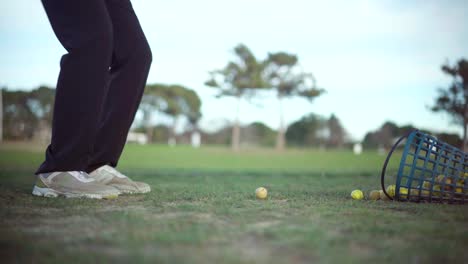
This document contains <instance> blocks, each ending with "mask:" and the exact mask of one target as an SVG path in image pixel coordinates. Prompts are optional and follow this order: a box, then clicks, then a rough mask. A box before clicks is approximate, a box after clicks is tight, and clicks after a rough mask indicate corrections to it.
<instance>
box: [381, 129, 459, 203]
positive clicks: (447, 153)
mask: <svg viewBox="0 0 468 264" xmlns="http://www.w3.org/2000/svg"><path fill="white" fill-rule="evenodd" d="M404 139H406V143H405V146H404V149H403V154H402V157H401V161H400V167H399V169H398V174H397V178H396V187H395V194H394V196H393V197H392V196H391V195H390V194H389V193H387V191H386V190H385V172H386V169H387V164H388V162H389V160H390V157H391V156H392V154H393V152H394V151H395V149H396V148H397V147H398V145H399V144H400V143H401V142H402V141H403V140H404ZM381 184H382V189H383V192H384V193H385V195H386V196H387V197H389V198H390V199H393V200H397V201H412V202H438V203H441V202H445V203H458V204H463V203H468V154H467V153H464V152H463V151H461V150H460V149H458V148H455V147H453V146H451V145H449V144H447V143H444V142H442V141H440V140H438V139H437V138H435V137H433V136H430V135H428V134H425V133H423V132H421V131H419V130H413V131H410V132H409V133H407V134H406V135H404V136H402V137H401V138H400V139H398V141H397V142H396V143H395V144H394V145H393V147H392V149H391V150H390V152H389V153H388V156H387V158H386V160H385V163H384V165H383V168H382V174H381Z"/></svg>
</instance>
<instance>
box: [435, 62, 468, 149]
mask: <svg viewBox="0 0 468 264" xmlns="http://www.w3.org/2000/svg"><path fill="white" fill-rule="evenodd" d="M441 69H442V71H443V72H444V73H445V74H447V75H449V76H451V77H452V84H451V85H450V86H449V87H448V88H447V89H442V88H441V89H439V90H438V93H439V95H438V97H437V98H436V99H435V104H434V106H432V108H431V109H432V111H434V112H446V113H448V114H449V115H451V116H452V118H453V121H454V122H455V123H456V124H459V125H461V126H462V127H463V144H462V146H461V147H462V149H463V151H465V152H466V151H468V138H467V126H468V61H466V60H465V59H460V60H459V61H458V63H457V64H455V65H453V66H451V65H449V64H448V63H447V64H445V65H442V67H441Z"/></svg>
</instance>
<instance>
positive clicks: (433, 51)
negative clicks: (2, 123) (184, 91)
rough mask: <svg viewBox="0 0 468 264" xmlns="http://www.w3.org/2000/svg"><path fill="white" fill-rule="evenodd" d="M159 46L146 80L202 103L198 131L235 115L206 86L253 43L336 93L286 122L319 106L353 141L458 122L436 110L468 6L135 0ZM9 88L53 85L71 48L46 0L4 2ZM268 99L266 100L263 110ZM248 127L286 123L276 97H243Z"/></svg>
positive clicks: (462, 37) (290, 111) (299, 108)
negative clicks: (293, 58) (389, 124)
mask: <svg viewBox="0 0 468 264" xmlns="http://www.w3.org/2000/svg"><path fill="white" fill-rule="evenodd" d="M132 3H133V7H134V9H135V12H136V13H137V15H138V17H139V19H140V23H141V25H142V27H143V30H144V31H145V34H146V36H147V39H148V41H149V43H150V46H151V48H152V51H153V64H152V68H151V72H150V75H149V78H148V83H156V82H159V83H168V84H176V83H177V84H182V85H185V86H187V87H189V88H192V89H194V90H196V91H197V92H198V94H199V95H200V97H201V99H202V104H203V106H202V114H203V119H202V120H201V126H202V127H204V128H216V127H217V126H219V125H221V124H223V122H229V121H230V120H232V118H233V117H234V109H235V102H234V100H232V99H215V98H214V94H215V93H214V91H213V89H212V88H207V87H205V86H204V85H203V83H204V82H205V81H206V80H207V79H208V77H209V76H208V72H209V71H211V70H213V69H218V68H221V67H223V66H224V65H225V64H226V63H227V61H228V60H230V59H232V58H233V57H232V56H233V54H232V49H233V47H234V46H236V45H237V44H239V43H244V44H246V45H247V46H248V47H249V48H250V49H251V50H252V51H253V52H254V54H255V55H256V56H257V57H258V58H259V59H263V58H265V56H266V55H267V54H268V52H276V51H286V52H289V53H294V54H296V55H298V57H299V60H300V63H301V64H302V66H303V68H304V69H305V70H306V71H309V72H312V73H314V75H315V76H316V78H317V81H318V85H319V86H320V87H323V88H325V89H326V90H327V93H326V94H325V95H323V96H322V97H320V98H317V99H316V100H315V101H314V102H313V103H312V104H311V103H309V102H307V101H304V100H302V99H290V100H288V101H287V102H285V104H284V109H285V117H286V120H287V121H288V123H289V122H293V121H295V120H297V119H299V118H300V117H301V116H303V115H305V114H308V113H310V112H314V113H317V114H320V115H324V116H329V115H330V114H331V113H335V114H336V115H337V116H338V118H340V119H341V120H342V123H343V125H344V126H345V127H346V129H347V130H348V131H349V133H350V135H351V136H352V137H353V138H354V139H361V138H362V137H363V136H364V134H365V133H366V132H368V131H369V130H374V129H376V128H378V127H379V126H380V125H381V124H382V123H383V122H384V121H386V120H391V121H394V122H396V123H397V124H399V125H404V124H408V123H412V124H413V125H415V126H417V127H420V128H427V129H432V130H436V131H455V132H459V131H460V129H459V128H458V127H457V126H456V125H454V124H452V123H451V122H450V118H449V117H448V116H446V115H443V114H433V113H431V112H430V111H429V110H428V106H429V105H431V104H432V103H433V101H434V97H435V96H436V94H437V93H436V91H437V88H438V87H447V86H448V85H449V84H450V81H451V80H450V79H449V78H447V77H446V76H444V74H443V73H442V72H441V71H440V66H441V64H443V63H444V62H446V61H447V60H448V61H449V62H450V63H455V62H456V61H457V60H458V59H460V58H462V57H465V58H468V26H467V25H468V4H467V3H468V1H455V0H451V1H430V0H426V1H370V0H369V1H351V0H343V1H330V0H329V1H312V0H287V1H280V0H278V1H274V0H235V1H231V0H229V1H226V0H225V1H223V0H198V1H188V0H171V1H169V0H135V1H133V2H132ZM0 6H1V9H2V15H1V16H0V38H1V40H0V58H1V59H0V73H1V76H0V86H7V87H8V88H11V89H25V90H29V89H33V88H36V87H37V86H39V85H40V84H45V85H49V86H55V83H56V80H57V75H58V72H59V60H60V57H61V55H63V54H64V53H65V50H64V49H63V48H62V47H61V46H60V43H59V42H58V41H57V40H56V38H55V35H54V34H53V32H52V29H51V27H50V25H49V22H48V20H47V17H46V15H45V13H44V10H43V8H42V5H41V2H40V1H38V0H15V1H2V3H1V4H0ZM259 104H261V105H259ZM240 114H241V120H242V122H243V123H249V122H252V121H262V122H264V123H266V124H267V125H269V126H271V127H272V128H277V127H278V123H279V121H278V104H277V101H276V99H275V97H274V96H273V94H265V95H263V96H262V99H258V100H255V103H254V104H250V103H248V102H245V101H244V102H242V105H241V110H240Z"/></svg>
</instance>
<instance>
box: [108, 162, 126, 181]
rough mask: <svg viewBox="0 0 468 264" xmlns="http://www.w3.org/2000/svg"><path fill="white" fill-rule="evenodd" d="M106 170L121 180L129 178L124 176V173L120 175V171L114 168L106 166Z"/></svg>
mask: <svg viewBox="0 0 468 264" xmlns="http://www.w3.org/2000/svg"><path fill="white" fill-rule="evenodd" d="M104 168H105V169H106V170H107V171H109V172H110V173H112V174H114V175H115V176H117V177H119V178H127V176H125V175H123V174H122V173H120V172H119V171H118V170H116V169H114V168H113V167H111V166H109V165H105V166H104Z"/></svg>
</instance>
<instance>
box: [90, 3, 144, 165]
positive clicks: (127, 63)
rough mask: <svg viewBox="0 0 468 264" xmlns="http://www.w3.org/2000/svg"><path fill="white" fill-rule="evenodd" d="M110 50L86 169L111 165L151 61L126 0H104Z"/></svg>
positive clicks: (116, 154)
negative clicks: (107, 78) (106, 87)
mask: <svg viewBox="0 0 468 264" xmlns="http://www.w3.org/2000/svg"><path fill="white" fill-rule="evenodd" d="M106 4H107V10H108V12H109V15H110V18H111V20H112V28H113V33H114V42H113V43H114V51H113V56H112V64H111V69H110V74H111V77H110V84H109V92H108V94H107V98H106V102H105V105H104V110H103V114H102V118H101V122H100V127H99V131H98V135H97V137H96V140H95V144H94V152H93V154H92V158H91V161H90V163H89V166H88V168H87V170H86V171H87V172H91V171H94V170H95V169H97V168H99V167H101V166H103V165H111V166H112V167H115V166H116V165H117V162H118V160H119V158H120V155H121V153H122V150H123V148H124V145H125V141H126V138H127V133H128V131H129V128H130V126H131V124H132V122H133V119H134V117H135V114H136V111H137V109H138V105H139V104H140V100H141V97H142V95H143V91H144V88H145V84H146V79H147V77H148V72H149V69H150V65H151V60H152V55H151V50H150V47H149V45H148V42H147V41H146V37H145V35H144V33H143V30H142V29H141V27H140V23H139V22H138V18H137V17H136V15H135V12H134V10H133V8H132V5H131V3H130V1H129V0H106Z"/></svg>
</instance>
